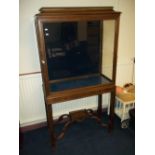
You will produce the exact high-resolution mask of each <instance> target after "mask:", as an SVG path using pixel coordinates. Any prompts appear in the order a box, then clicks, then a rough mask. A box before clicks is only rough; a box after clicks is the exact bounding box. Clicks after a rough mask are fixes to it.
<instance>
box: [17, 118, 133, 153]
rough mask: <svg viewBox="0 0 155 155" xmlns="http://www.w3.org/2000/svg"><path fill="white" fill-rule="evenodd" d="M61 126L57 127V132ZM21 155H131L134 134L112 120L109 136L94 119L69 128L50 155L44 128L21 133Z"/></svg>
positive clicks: (129, 129) (46, 132) (46, 130)
mask: <svg viewBox="0 0 155 155" xmlns="http://www.w3.org/2000/svg"><path fill="white" fill-rule="evenodd" d="M61 128H62V125H59V126H57V128H56V129H57V131H58V130H60V129H61ZM19 154H20V155H52V154H53V155H134V154H135V134H134V130H133V129H132V128H128V129H121V127H120V120H119V119H118V118H117V117H116V118H115V127H114V130H113V131H112V132H111V133H108V131H107V129H105V128H102V127H101V126H99V125H98V124H97V123H96V122H95V121H94V120H91V119H87V120H85V121H83V122H81V123H77V124H74V125H72V126H71V127H70V128H69V129H68V131H67V133H66V135H65V137H64V139H62V140H59V141H58V142H57V148H56V150H55V151H54V152H53V151H52V150H51V145H50V141H49V133H48V129H47V127H44V128H41V129H37V130H33V131H30V132H27V133H25V134H24V141H23V148H22V149H20V151H19Z"/></svg>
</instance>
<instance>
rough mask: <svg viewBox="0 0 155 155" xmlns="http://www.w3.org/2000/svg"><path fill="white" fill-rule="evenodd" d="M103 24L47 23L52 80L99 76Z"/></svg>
mask: <svg viewBox="0 0 155 155" xmlns="http://www.w3.org/2000/svg"><path fill="white" fill-rule="evenodd" d="M100 23H101V21H79V22H56V23H44V24H43V29H44V38H45V48H46V58H47V64H48V74H49V80H59V79H64V78H71V77H77V76H84V75H89V74H96V73H99V70H100V62H99V58H100V43H101V42H100V39H101V36H100V35H101V24H100Z"/></svg>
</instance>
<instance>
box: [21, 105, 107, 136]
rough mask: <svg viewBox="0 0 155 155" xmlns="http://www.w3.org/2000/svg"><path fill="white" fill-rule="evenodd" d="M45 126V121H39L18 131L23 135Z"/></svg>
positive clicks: (28, 124) (104, 110) (105, 110)
mask: <svg viewBox="0 0 155 155" xmlns="http://www.w3.org/2000/svg"><path fill="white" fill-rule="evenodd" d="M102 111H103V112H107V108H104V109H103V110H102ZM57 119H58V117H57V118H55V119H54V122H57ZM64 121H65V120H64ZM45 126H47V121H46V120H40V121H35V122H30V123H27V124H24V126H21V127H20V131H21V132H22V133H24V132H28V131H31V130H35V129H39V128H42V127H45Z"/></svg>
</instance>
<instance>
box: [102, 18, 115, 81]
mask: <svg viewBox="0 0 155 155" xmlns="http://www.w3.org/2000/svg"><path fill="white" fill-rule="evenodd" d="M102 32H103V33H102V38H103V39H102V74H103V75H105V76H106V77H108V78H109V79H111V80H112V77H113V56H114V35H115V20H104V21H103V31H102Z"/></svg>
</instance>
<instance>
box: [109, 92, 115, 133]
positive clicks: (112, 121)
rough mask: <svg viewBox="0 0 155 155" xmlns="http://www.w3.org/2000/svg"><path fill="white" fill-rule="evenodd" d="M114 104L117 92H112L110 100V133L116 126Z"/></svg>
mask: <svg viewBox="0 0 155 155" xmlns="http://www.w3.org/2000/svg"><path fill="white" fill-rule="evenodd" d="M114 104H115V90H113V91H112V92H111V99H110V115H109V131H111V130H112V129H113V126H114Z"/></svg>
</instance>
